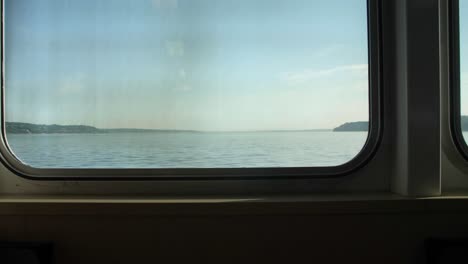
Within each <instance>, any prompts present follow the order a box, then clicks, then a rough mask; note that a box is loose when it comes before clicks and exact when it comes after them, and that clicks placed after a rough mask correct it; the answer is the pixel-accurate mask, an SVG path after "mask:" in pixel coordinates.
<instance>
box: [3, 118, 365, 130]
mask: <svg viewBox="0 0 468 264" xmlns="http://www.w3.org/2000/svg"><path fill="white" fill-rule="evenodd" d="M351 122H353V121H351ZM355 122H367V121H355ZM6 123H22V124H31V125H40V126H54V125H57V126H87V127H94V128H97V129H102V130H117V129H135V130H175V131H196V132H277V131H278V132H281V131H284V132H295V131H297V132H300V131H331V130H333V129H334V128H336V127H329V128H310V129H308V128H304V129H266V130H194V129H171V128H141V127H96V126H92V125H88V124H55V123H54V124H43V123H29V122H22V121H6ZM346 123H350V122H346ZM343 124H344V123H343ZM343 124H341V125H343Z"/></svg>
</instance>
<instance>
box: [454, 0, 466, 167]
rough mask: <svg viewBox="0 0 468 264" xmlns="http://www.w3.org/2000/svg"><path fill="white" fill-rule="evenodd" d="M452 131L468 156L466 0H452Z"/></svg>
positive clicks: (459, 146)
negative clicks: (467, 143)
mask: <svg viewBox="0 0 468 264" xmlns="http://www.w3.org/2000/svg"><path fill="white" fill-rule="evenodd" d="M451 17H452V23H451V27H452V29H451V42H452V45H451V46H452V47H451V53H452V56H451V58H452V70H451V75H452V78H451V80H452V89H451V90H452V96H451V98H452V112H453V117H452V133H453V137H454V139H455V141H456V143H457V147H458V148H459V150H460V152H461V153H462V154H463V155H464V156H465V157H466V158H468V146H467V145H466V141H467V140H468V50H467V49H466V44H467V43H468V28H467V27H466V26H465V25H466V23H467V22H468V21H467V17H468V4H467V3H466V1H452V6H451Z"/></svg>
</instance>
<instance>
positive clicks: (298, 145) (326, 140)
mask: <svg viewBox="0 0 468 264" xmlns="http://www.w3.org/2000/svg"><path fill="white" fill-rule="evenodd" d="M366 138H367V133H365V132H341V133H338V132H331V131H324V132H248V133H247V132H244V133H122V134H56V135H54V134H44V135H18V134H10V135H8V142H9V145H10V147H11V149H12V151H13V152H14V154H15V155H16V156H17V157H18V158H19V159H20V160H21V161H23V162H24V163H26V164H28V165H30V166H32V167H37V168H222V167H224V168H240V167H304V166H307V167H308V166H336V165H340V164H343V163H345V162H347V161H349V160H351V159H352V158H353V157H355V156H356V155H357V154H358V153H359V151H360V150H361V149H362V147H363V146H364V143H365V141H366Z"/></svg>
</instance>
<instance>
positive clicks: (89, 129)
mask: <svg viewBox="0 0 468 264" xmlns="http://www.w3.org/2000/svg"><path fill="white" fill-rule="evenodd" d="M5 125H6V133H7V134H115V133H256V132H271V133H279V132H327V131H333V130H332V129H303V130H250V131H249V130H246V131H202V130H178V129H145V128H141V129H140V128H96V127H93V126H86V125H55V124H54V125H42V124H41V125H39V124H32V123H22V122H5Z"/></svg>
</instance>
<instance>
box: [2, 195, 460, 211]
mask: <svg viewBox="0 0 468 264" xmlns="http://www.w3.org/2000/svg"><path fill="white" fill-rule="evenodd" d="M463 211H465V212H467V213H468V196H460V195H458V196H455V195H446V196H441V197H428V198H408V197H403V196H399V195H394V194H390V193H388V194H386V193H384V194H368V195H320V196H293V197H291V196H288V197H238V198H237V197H229V198H219V197H209V198H201V197H180V198H152V197H138V198H135V197H133V198H130V197H128V198H127V197H117V196H115V197H111V196H106V197H79V196H1V197H0V215H121V216H125V215H126V216H132V215H153V216H157V215H161V216H171V215H173V216H178V215H181V216H182V215H194V216H197V215H198V216H203V215H219V216H229V215H336V214H343V215H345V214H369V213H372V214H398V213H410V214H412V213H414V214H420V213H443V212H445V213H449V212H463Z"/></svg>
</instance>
